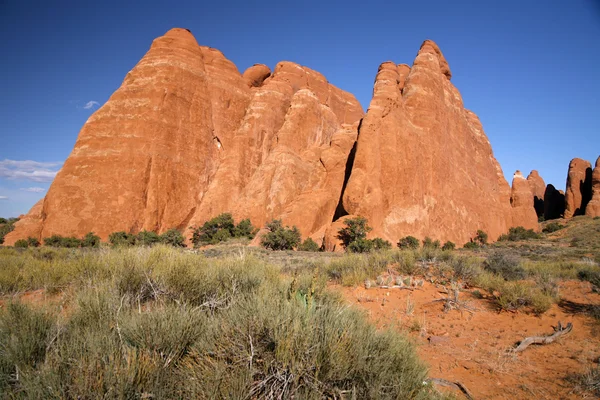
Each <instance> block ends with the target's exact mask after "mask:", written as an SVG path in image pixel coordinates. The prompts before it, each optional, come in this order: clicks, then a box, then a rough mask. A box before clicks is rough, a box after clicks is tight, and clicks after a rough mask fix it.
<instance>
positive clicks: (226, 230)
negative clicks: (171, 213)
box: [192, 213, 258, 247]
mask: <svg viewBox="0 0 600 400" xmlns="http://www.w3.org/2000/svg"><path fill="white" fill-rule="evenodd" d="M257 231H258V229H255V228H254V227H253V226H252V223H251V222H250V220H249V219H243V220H241V221H240V222H239V223H238V224H237V226H236V225H235V224H234V221H233V216H232V215H231V214H230V213H223V214H220V215H218V216H216V217H215V218H213V219H211V220H209V221H206V222H205V223H204V225H202V226H201V227H195V228H192V243H193V244H194V247H199V246H202V245H207V244H217V243H219V242H224V241H226V240H228V239H230V238H232V237H248V238H250V239H251V238H253V237H254V235H255V234H256V232H257Z"/></svg>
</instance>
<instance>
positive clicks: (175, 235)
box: [160, 228, 185, 247]
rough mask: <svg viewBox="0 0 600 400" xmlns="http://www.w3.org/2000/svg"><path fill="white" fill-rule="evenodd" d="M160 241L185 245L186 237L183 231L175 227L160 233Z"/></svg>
mask: <svg viewBox="0 0 600 400" xmlns="http://www.w3.org/2000/svg"><path fill="white" fill-rule="evenodd" d="M160 242H161V243H164V244H168V245H169V246H173V247H185V238H184V237H183V235H182V234H181V232H179V230H177V229H175V228H171V229H169V230H168V231H166V232H165V233H163V234H162V235H160Z"/></svg>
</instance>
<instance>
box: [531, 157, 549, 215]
mask: <svg viewBox="0 0 600 400" xmlns="http://www.w3.org/2000/svg"><path fill="white" fill-rule="evenodd" d="M527 182H528V183H529V188H530V189H531V193H532V194H533V208H535V213H536V214H537V216H538V217H541V216H543V215H544V193H546V182H544V180H543V179H542V177H541V176H540V174H539V173H538V172H537V171H536V170H535V169H534V170H533V171H531V172H530V173H529V175H528V176H527Z"/></svg>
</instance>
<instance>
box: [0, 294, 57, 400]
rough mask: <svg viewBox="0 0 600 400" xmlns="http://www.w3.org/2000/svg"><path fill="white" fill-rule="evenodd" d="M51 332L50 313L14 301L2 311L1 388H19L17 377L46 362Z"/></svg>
mask: <svg viewBox="0 0 600 400" xmlns="http://www.w3.org/2000/svg"><path fill="white" fill-rule="evenodd" d="M51 329H52V322H51V320H50V318H49V317H48V316H47V315H46V314H44V313H43V312H41V311H37V310H34V309H32V308H30V307H28V306H25V305H23V304H21V303H12V302H11V303H8V304H6V305H5V306H4V307H2V309H0V389H3V388H4V389H7V388H8V386H9V385H10V384H11V383H14V384H15V385H16V388H17V389H18V386H19V385H18V383H19V382H18V380H17V381H16V382H15V381H14V380H13V379H14V376H15V375H16V376H18V374H19V372H20V371H28V370H30V369H31V368H35V367H36V366H37V365H38V363H41V362H43V361H44V358H45V356H46V348H47V346H48V345H49V343H50V340H49V339H50V334H51ZM0 391H1V390H0Z"/></svg>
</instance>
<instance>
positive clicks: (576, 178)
mask: <svg viewBox="0 0 600 400" xmlns="http://www.w3.org/2000/svg"><path fill="white" fill-rule="evenodd" d="M591 197H592V165H591V164H590V162H589V161H586V160H582V159H581V158H574V159H572V160H571V162H570V163H569V173H568V175H567V190H566V191H565V218H571V217H574V216H577V215H584V214H585V208H586V206H587V203H588V202H589V201H590V198H591Z"/></svg>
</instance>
